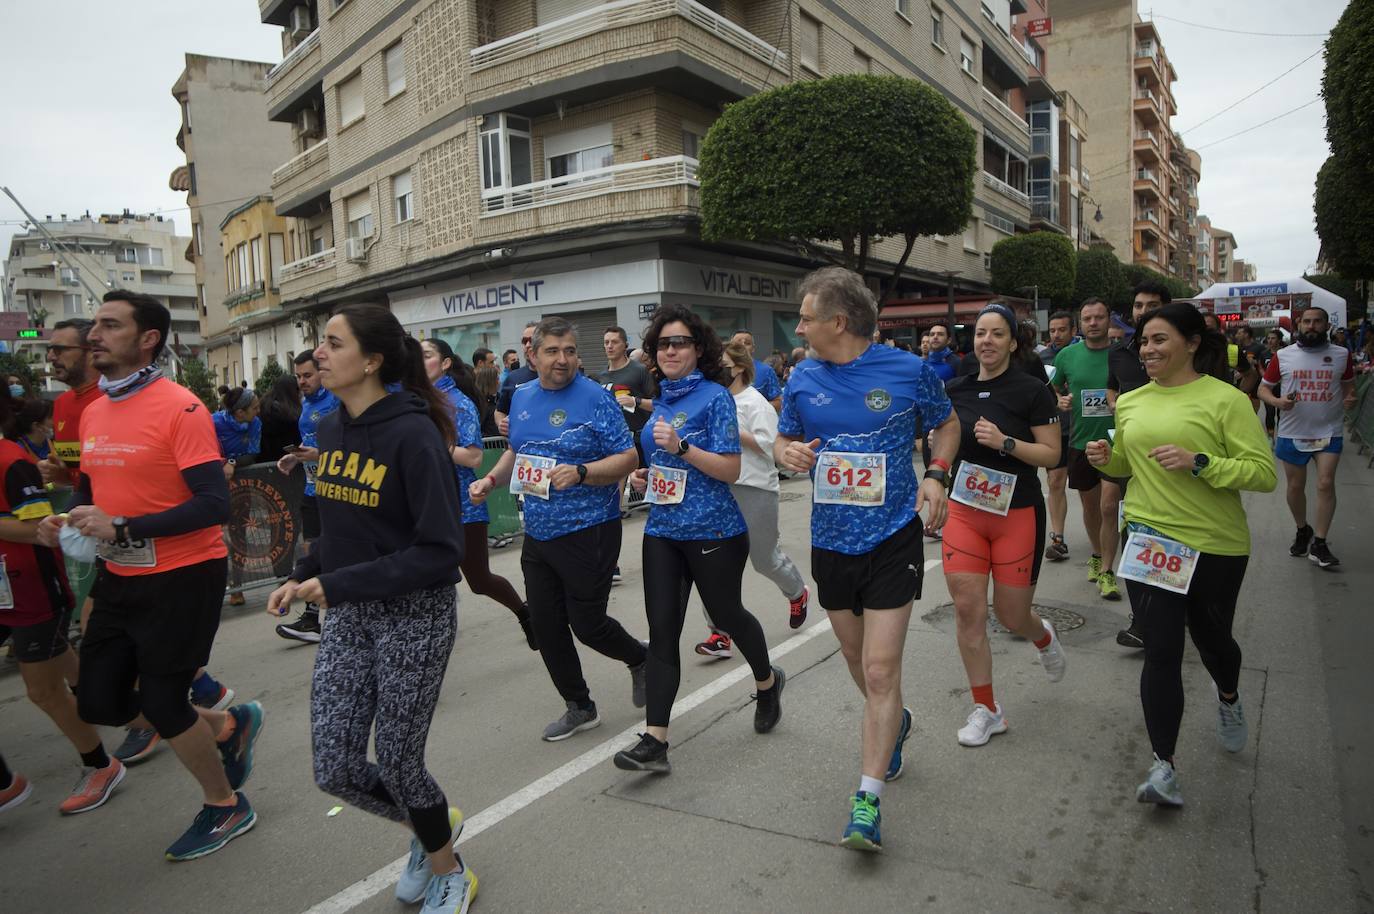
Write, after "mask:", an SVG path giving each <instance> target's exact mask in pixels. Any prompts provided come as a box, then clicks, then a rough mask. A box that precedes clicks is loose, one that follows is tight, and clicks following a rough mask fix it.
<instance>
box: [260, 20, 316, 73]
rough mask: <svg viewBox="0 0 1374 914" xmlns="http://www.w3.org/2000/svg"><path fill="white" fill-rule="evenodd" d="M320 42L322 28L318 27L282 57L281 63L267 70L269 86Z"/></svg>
mask: <svg viewBox="0 0 1374 914" xmlns="http://www.w3.org/2000/svg"><path fill="white" fill-rule="evenodd" d="M319 43H320V30H319V29H318V28H317V29H315V31H313V32H311V33H310V34H309V35H307V36H305V39H304V40H303V41H302V42H301V43H300V44H298V45H296V46H295V47H294V48H292V49H291V53H289V54H287V55H286V56H285V57H283V58H282V59H281V63H279V64H277V65H276V66H275V67H273V68H272V69H270V70H268V71H267V84H268V85H269V86H270V85H272V81H273V80H275V79H276V78H277V77H278V76H280V75H282V74H283V73H285V72H286V71H287V70H289V69H291V65H292V64H294V63H295V62H296V61H298V60H300V59H301V58H302V57H304V56H305V55H307V54H309V53H310V52H311V50H313V49H314V48H315V47H317V46H318V45H319Z"/></svg>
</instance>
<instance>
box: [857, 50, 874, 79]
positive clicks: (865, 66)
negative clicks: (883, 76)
mask: <svg viewBox="0 0 1374 914" xmlns="http://www.w3.org/2000/svg"><path fill="white" fill-rule="evenodd" d="M854 72H855V73H872V72H873V58H872V57H869V56H868V55H867V54H865V53H864V52H863V51H860V50H859V49H858V48H855V49H854Z"/></svg>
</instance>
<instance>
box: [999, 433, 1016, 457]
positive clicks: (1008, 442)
mask: <svg viewBox="0 0 1374 914" xmlns="http://www.w3.org/2000/svg"><path fill="white" fill-rule="evenodd" d="M1014 450H1016V439H1015V438H1013V437H1011V436H1010V435H1008V436H1007V437H1005V438H1003V439H1002V453H1004V454H1010V453H1011V452H1012V451H1014Z"/></svg>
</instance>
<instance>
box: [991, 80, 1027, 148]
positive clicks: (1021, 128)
mask: <svg viewBox="0 0 1374 914" xmlns="http://www.w3.org/2000/svg"><path fill="white" fill-rule="evenodd" d="M983 113H984V114H989V113H992V114H993V117H992V121H993V123H994V124H996V125H997V126H998V127H1001V128H1002V129H1003V130H1006V131H1008V132H1010V133H1011V136H1012V138H1013V139H1016V140H1020V141H1021V142H1023V143H1025V144H1026V145H1027V146H1029V145H1030V141H1031V133H1030V125H1029V124H1027V123H1026V119H1025V118H1023V117H1021V116H1020V115H1019V114H1017V113H1016V111H1015V110H1013V109H1012V107H1011V106H1010V105H1008V104H1007V103H1006V102H1004V101H1002V100H1001V99H1000V98H998V97H997V96H996V95H993V94H992V93H991V92H989V91H988V90H987V87H984V88H983Z"/></svg>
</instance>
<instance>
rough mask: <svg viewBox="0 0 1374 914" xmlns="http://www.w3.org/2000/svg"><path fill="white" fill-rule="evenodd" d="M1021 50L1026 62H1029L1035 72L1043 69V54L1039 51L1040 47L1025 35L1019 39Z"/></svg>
mask: <svg viewBox="0 0 1374 914" xmlns="http://www.w3.org/2000/svg"><path fill="white" fill-rule="evenodd" d="M1021 49H1022V51H1023V52H1024V53H1025V55H1026V60H1029V61H1030V64H1031V66H1033V67H1035V69H1037V70H1041V71H1043V70H1044V69H1045V52H1044V51H1042V50H1041V49H1040V45H1038V44H1036V43H1035V39H1033V38H1031V37H1030V36H1029V35H1027V36H1026V37H1025V38H1023V39H1021Z"/></svg>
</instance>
